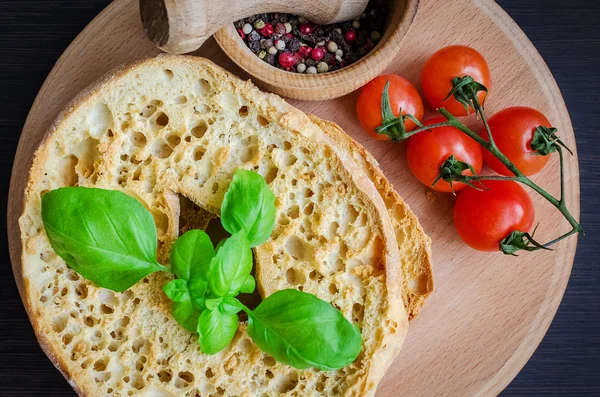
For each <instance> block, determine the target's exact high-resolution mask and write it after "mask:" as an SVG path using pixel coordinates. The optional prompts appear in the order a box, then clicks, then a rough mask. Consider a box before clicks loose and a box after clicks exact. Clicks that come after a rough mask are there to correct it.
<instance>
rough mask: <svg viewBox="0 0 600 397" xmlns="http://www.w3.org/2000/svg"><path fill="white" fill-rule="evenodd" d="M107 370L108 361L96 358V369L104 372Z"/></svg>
mask: <svg viewBox="0 0 600 397" xmlns="http://www.w3.org/2000/svg"><path fill="white" fill-rule="evenodd" d="M104 370H106V361H105V360H104V359H100V360H96V362H95V363H94V371H96V372H102V371H104Z"/></svg>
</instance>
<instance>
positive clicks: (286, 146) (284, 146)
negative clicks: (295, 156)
mask: <svg viewBox="0 0 600 397" xmlns="http://www.w3.org/2000/svg"><path fill="white" fill-rule="evenodd" d="M291 148H292V144H291V143H290V142H288V141H284V142H283V150H286V151H287V150H290V149H291Z"/></svg>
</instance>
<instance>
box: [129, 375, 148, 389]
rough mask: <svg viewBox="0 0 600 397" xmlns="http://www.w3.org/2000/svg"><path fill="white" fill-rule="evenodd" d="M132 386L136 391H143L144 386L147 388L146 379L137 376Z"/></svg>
mask: <svg viewBox="0 0 600 397" xmlns="http://www.w3.org/2000/svg"><path fill="white" fill-rule="evenodd" d="M131 386H133V388H134V389H137V390H142V389H143V388H144V386H146V384H145V382H144V379H143V378H142V377H141V376H138V375H136V376H134V377H133V381H132V382H131Z"/></svg>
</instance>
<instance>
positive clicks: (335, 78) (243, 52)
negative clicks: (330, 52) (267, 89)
mask: <svg viewBox="0 0 600 397" xmlns="http://www.w3.org/2000/svg"><path fill="white" fill-rule="evenodd" d="M399 2H401V3H402V4H401V6H402V7H403V9H404V12H403V13H402V14H401V16H400V17H399V18H398V17H397V18H396V20H394V19H392V20H391V21H390V23H392V24H394V25H395V26H393V29H389V28H388V29H387V31H386V32H385V33H384V35H383V37H382V38H381V40H380V41H379V42H378V43H377V45H376V46H375V47H374V48H373V49H372V50H371V51H370V52H369V53H368V54H367V55H365V56H364V57H362V58H361V59H359V60H358V61H357V62H354V63H353V64H351V65H349V66H346V67H344V68H341V69H338V70H335V71H333V72H326V73H320V74H313V75H309V74H305V73H294V72H290V71H286V70H282V69H279V68H276V67H274V66H272V65H269V64H268V63H266V62H265V61H263V60H262V59H260V58H258V57H257V56H256V54H254V53H253V52H252V51H251V50H250V48H248V46H247V45H246V43H244V41H243V40H242V38H241V37H240V36H239V34H238V32H237V30H236V29H235V27H234V26H233V24H228V25H227V26H224V27H223V28H221V29H220V30H219V31H217V32H216V33H215V35H214V37H215V40H216V41H217V44H219V46H220V47H221V49H222V50H223V52H225V54H226V55H227V56H228V57H229V58H230V59H231V60H232V61H233V62H235V64H236V65H238V66H239V67H240V68H242V69H243V70H244V71H245V72H246V73H248V74H250V75H251V76H254V77H255V78H257V79H259V80H261V81H262V82H264V83H266V84H268V85H271V86H275V87H283V88H286V89H296V90H306V89H314V88H323V86H324V85H327V86H329V87H332V86H339V85H343V84H347V85H351V84H352V82H353V81H355V80H357V79H360V78H361V77H362V76H364V75H365V74H369V73H372V72H373V71H376V73H375V74H379V72H381V71H382V70H383V69H384V68H385V67H386V66H387V65H388V64H389V62H391V61H392V60H393V59H394V57H395V55H396V54H397V52H398V51H399V49H400V45H401V44H402V40H403V39H404V37H405V36H406V33H407V32H408V29H409V28H410V26H411V25H412V22H413V20H414V18H415V15H416V13H417V8H418V5H419V0H399ZM394 6H396V7H395V8H396V9H395V10H394V11H392V12H393V13H392V14H391V15H390V16H391V17H392V18H394V16H395V15H396V13H395V11H397V8H398V7H397V5H396V4H391V7H394ZM348 77H351V78H350V80H348Z"/></svg>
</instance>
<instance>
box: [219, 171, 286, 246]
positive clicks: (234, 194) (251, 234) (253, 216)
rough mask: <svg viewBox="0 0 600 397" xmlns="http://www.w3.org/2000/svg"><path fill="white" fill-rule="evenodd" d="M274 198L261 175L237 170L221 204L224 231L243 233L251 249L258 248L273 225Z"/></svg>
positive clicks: (269, 234)
mask: <svg viewBox="0 0 600 397" xmlns="http://www.w3.org/2000/svg"><path fill="white" fill-rule="evenodd" d="M275 212H276V210H275V196H274V195H273V192H271V190H270V189H269V185H267V183H266V182H265V180H264V179H263V177H262V176H261V175H260V174H257V173H256V172H253V171H247V170H241V169H238V170H237V171H236V172H235V173H234V174H233V180H232V181H231V185H229V189H228V190H227V193H225V197H224V198H223V203H222V204H221V223H222V224H223V228H224V229H225V230H227V231H228V232H229V233H231V234H234V233H236V232H238V231H240V230H245V231H246V236H247V237H248V242H249V243H250V247H256V246H258V245H261V244H262V243H264V242H265V241H267V239H268V238H269V237H270V236H271V232H272V231H273V227H274V226H275Z"/></svg>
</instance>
